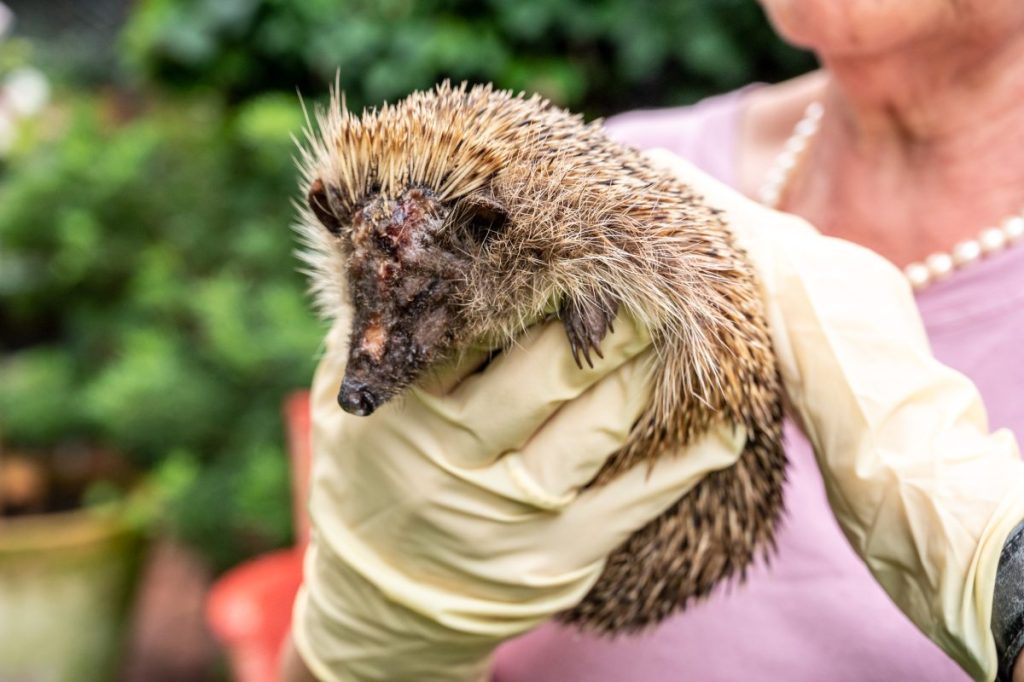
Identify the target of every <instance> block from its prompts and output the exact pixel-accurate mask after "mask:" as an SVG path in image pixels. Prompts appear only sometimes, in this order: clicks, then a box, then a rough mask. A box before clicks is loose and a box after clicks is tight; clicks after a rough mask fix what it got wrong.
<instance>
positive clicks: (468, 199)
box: [307, 178, 505, 416]
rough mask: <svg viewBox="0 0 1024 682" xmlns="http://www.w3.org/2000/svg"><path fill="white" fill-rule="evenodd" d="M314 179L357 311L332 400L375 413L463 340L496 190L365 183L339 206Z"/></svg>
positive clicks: (492, 230) (315, 201) (496, 221)
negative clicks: (463, 300) (473, 274)
mask: <svg viewBox="0 0 1024 682" xmlns="http://www.w3.org/2000/svg"><path fill="white" fill-rule="evenodd" d="M333 193H334V188H332V187H330V186H329V185H325V183H324V182H323V181H322V180H321V179H319V178H318V179H316V180H314V181H313V182H312V183H311V185H310V187H309V192H308V194H307V201H308V203H309V206H310V209H311V210H312V212H313V214H314V215H315V216H316V217H317V219H318V220H319V221H320V222H321V223H322V224H323V226H324V228H325V229H327V230H328V231H329V232H330V234H331V236H332V238H333V239H335V240H337V242H338V247H339V248H340V250H341V251H342V253H343V254H344V255H345V261H346V263H347V268H346V272H345V276H346V277H347V279H348V281H347V283H346V284H347V290H348V292H349V295H350V296H351V299H352V304H353V308H354V317H353V320H352V329H351V337H350V341H349V358H348V364H347V366H346V370H345V377H344V379H343V381H342V383H341V386H340V388H339V391H338V403H339V404H340V405H341V407H342V408H343V409H344V410H345V411H346V412H349V413H351V414H354V415H359V416H365V415H369V414H371V413H372V412H373V411H374V410H376V409H377V408H378V407H380V406H381V405H382V404H384V403H385V402H387V401H388V400H390V399H391V398H392V397H394V396H395V395H396V394H398V393H399V392H401V391H402V390H403V389H404V388H406V387H408V386H409V385H411V384H413V383H415V382H416V380H417V379H418V378H419V376H420V374H421V373H422V372H423V370H424V369H426V368H427V367H429V366H430V365H432V364H433V363H435V362H436V361H437V360H439V359H441V358H443V357H445V355H447V354H448V353H450V352H451V351H452V350H453V349H455V348H457V347H459V346H460V345H461V344H462V343H463V342H464V341H465V340H466V338H465V337H466V333H467V326H466V324H465V320H464V319H462V315H461V311H460V305H459V301H460V294H461V292H462V291H463V290H464V289H465V286H466V282H467V271H468V269H469V268H470V267H471V264H472V261H473V259H474V258H476V257H477V256H478V253H479V250H480V249H481V248H483V247H484V245H485V243H486V242H487V240H488V239H489V238H490V236H491V235H493V234H496V233H497V232H498V231H499V230H500V229H501V227H502V225H503V223H504V216H505V214H504V212H503V210H502V208H501V206H500V205H499V204H498V203H497V202H496V200H495V199H494V198H493V196H492V195H490V194H489V193H488V192H487V191H486V190H478V191H477V192H474V193H472V194H470V195H466V196H463V197H460V198H459V199H456V200H443V199H441V198H440V197H439V196H438V195H437V194H436V193H435V192H434V191H433V190H431V189H430V188H426V187H418V186H410V187H404V188H397V189H396V190H394V191H391V192H382V191H381V190H380V188H379V187H374V186H371V187H370V189H369V191H368V192H367V193H366V195H365V196H363V197H361V198H360V199H359V200H358V201H357V202H354V203H353V204H352V205H351V207H347V206H345V205H344V204H343V203H342V202H339V201H338V200H337V197H336V196H333Z"/></svg>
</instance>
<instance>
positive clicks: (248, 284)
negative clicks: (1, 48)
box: [0, 95, 323, 563]
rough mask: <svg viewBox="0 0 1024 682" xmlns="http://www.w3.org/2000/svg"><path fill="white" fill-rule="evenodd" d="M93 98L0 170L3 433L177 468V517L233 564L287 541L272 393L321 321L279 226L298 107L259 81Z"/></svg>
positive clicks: (295, 375) (307, 367)
mask: <svg viewBox="0 0 1024 682" xmlns="http://www.w3.org/2000/svg"><path fill="white" fill-rule="evenodd" d="M101 104H102V102H101V101H98V100H84V101H80V102H77V103H76V104H75V105H74V106H71V107H69V108H68V111H67V112H66V113H67V116H68V118H69V120H68V121H67V122H66V126H67V128H66V130H65V131H64V132H63V133H61V134H60V135H58V136H57V137H56V139H54V140H51V141H47V142H42V143H40V144H39V145H38V146H37V147H36V148H35V149H33V150H32V152H31V153H27V154H25V155H24V156H22V157H20V158H15V159H12V161H11V166H12V168H14V169H16V171H15V172H11V173H10V174H9V175H8V176H7V177H6V178H4V180H3V182H2V183H0V243H2V244H4V246H5V250H4V251H5V253H4V273H5V276H4V277H3V279H2V289H0V301H2V306H0V310H2V312H0V338H2V339H3V342H2V344H3V349H4V350H5V351H7V354H6V355H7V358H6V360H5V361H4V362H3V364H2V370H0V371H2V381H0V415H3V417H2V422H0V423H2V428H3V435H4V438H5V440H7V441H9V442H13V443H16V444H21V445H28V446H32V445H36V446H46V445H49V444H51V443H52V442H53V441H54V440H55V439H62V438H63V439H68V438H73V439H84V440H89V441H96V442H102V443H108V444H112V445H114V446H116V447H117V448H118V449H120V450H121V451H123V452H125V453H128V454H129V455H130V456H131V457H132V458H133V459H134V461H135V462H136V463H137V464H138V465H140V466H141V467H143V468H145V469H152V468H157V469H158V470H159V469H160V468H161V467H170V469H168V471H169V472H171V473H167V474H166V475H167V476H171V477H172V478H173V483H174V485H175V486H176V489H175V493H176V494H175V495H174V496H173V497H172V502H171V504H172V505H174V506H175V511H176V514H175V517H176V518H177V519H178V520H179V521H180V522H181V523H180V526H181V528H182V529H183V530H184V531H185V532H186V534H187V535H189V536H190V537H192V539H194V540H197V541H199V542H200V543H201V544H202V545H203V546H204V547H206V548H207V549H209V550H210V552H211V553H212V554H213V556H214V558H215V559H217V560H218V561H219V562H221V563H225V562H228V561H231V560H236V559H237V558H238V557H239V556H240V555H243V554H244V553H246V552H249V551H253V550H254V549H258V548H262V547H265V546H269V545H273V544H280V543H282V542H285V541H286V540H287V538H288V533H289V528H290V518H289V513H288V512H289V499H288V486H287V467H288V464H287V459H286V458H285V456H284V454H283V451H282V448H281V440H282V438H281V435H280V434H281V418H280V403H281V399H282V397H283V396H284V395H285V394H286V393H287V392H288V391H291V390H293V389H295V388H296V387H300V386H302V385H304V384H306V383H308V381H309V378H310V373H311V369H312V367H313V364H314V353H315V352H316V349H317V347H318V344H319V341H320V337H321V334H322V331H323V330H322V329H321V325H320V324H319V323H318V322H317V321H316V320H315V319H314V317H313V316H312V315H311V314H310V312H309V306H308V302H307V300H306V298H305V295H304V286H305V285H304V282H303V281H302V278H301V276H300V275H299V274H298V273H297V272H296V262H295V260H294V259H293V257H292V255H291V252H292V249H293V248H294V242H293V239H292V237H291V235H290V233H289V230H288V225H289V223H290V222H291V220H292V219H293V209H292V207H291V205H290V199H291V197H292V196H293V195H294V191H295V190H294V188H295V179H294V170H293V166H292V164H291V162H290V158H291V156H292V153H293V144H292V142H291V140H290V134H291V133H292V132H293V131H294V130H296V129H297V128H298V127H299V126H300V125H301V113H300V111H299V109H298V107H297V105H296V102H295V101H294V98H292V97H282V96H278V95H267V96H264V97H260V98H254V99H252V100H250V101H249V102H248V103H247V104H245V105H244V106H242V107H239V108H237V109H235V110H231V111H227V110H225V109H223V107H221V106H219V105H217V104H215V103H213V102H210V101H202V102H185V101H180V100H176V101H174V102H173V103H172V104H171V103H162V104H154V105H152V106H151V108H150V109H148V110H147V111H146V112H145V114H144V115H143V116H140V117H138V118H135V119H133V120H131V121H130V122H127V123H114V122H110V121H107V120H105V107H103V106H101ZM168 461H170V462H171V463H170V464H168ZM182 472H186V473H188V474H189V475H188V476H186V477H185V478H184V479H182ZM160 475H164V474H160ZM169 480H172V479H169ZM247 543H249V544H250V545H252V546H247Z"/></svg>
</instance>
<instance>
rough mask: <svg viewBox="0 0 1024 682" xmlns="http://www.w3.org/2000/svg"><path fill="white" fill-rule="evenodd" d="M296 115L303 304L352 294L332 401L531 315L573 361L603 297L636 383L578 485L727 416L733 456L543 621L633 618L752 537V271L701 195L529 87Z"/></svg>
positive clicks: (378, 401) (353, 400)
mask: <svg viewBox="0 0 1024 682" xmlns="http://www.w3.org/2000/svg"><path fill="white" fill-rule="evenodd" d="M307 124H308V125H307V131H306V139H305V142H304V143H303V144H301V145H300V150H301V151H300V158H299V167H300V170H301V181H300V182H301V191H302V194H303V196H304V197H305V201H304V202H299V204H300V205H299V210H300V219H299V225H298V229H299V231H300V233H301V235H302V239H303V241H304V243H305V251H304V254H303V258H304V260H305V261H306V264H307V270H308V272H309V274H310V277H311V282H312V284H311V288H312V290H313V292H314V295H315V298H316V302H317V304H318V306H319V308H320V310H321V311H322V312H323V313H324V314H325V315H326V316H327V317H334V316H337V315H338V314H339V313H340V311H342V310H343V309H348V310H350V311H351V329H350V338H349V344H348V350H347V353H348V361H347V365H346V369H345V375H344V377H343V378H342V380H341V383H340V387H339V392H338V402H339V404H340V407H341V408H342V409H344V410H346V411H347V412H350V413H352V414H354V415H368V414H370V413H371V412H373V411H374V409H376V408H377V407H379V406H380V405H382V404H384V403H385V402H387V401H389V400H391V399H392V398H394V397H395V396H397V395H399V394H401V393H402V392H403V391H404V390H405V389H406V388H408V387H409V386H410V385H412V384H414V383H416V382H417V381H418V380H419V379H421V378H423V376H424V373H425V372H427V371H429V370H430V369H431V368H433V367H436V366H437V365H438V364H439V363H442V362H445V361H447V360H451V359H452V358H453V357H454V356H456V355H457V354H458V353H459V352H460V351H461V350H464V349H466V348H468V347H470V346H471V345H473V344H480V343H485V344H488V345H489V347H491V348H495V349H499V351H500V349H503V348H508V347H509V346H511V345H512V344H514V343H515V340H516V338H517V337H519V336H520V334H521V333H522V332H523V331H524V330H525V329H527V328H528V327H530V326H531V325H535V324H537V323H539V322H542V321H544V320H548V319H551V318H557V319H559V320H560V321H561V322H562V323H563V324H564V327H565V331H566V335H567V338H568V345H569V349H570V351H571V353H572V355H573V357H574V358H575V360H576V363H577V364H578V365H580V367H582V363H583V362H587V363H592V360H593V357H594V356H595V355H596V356H601V341H602V339H603V338H604V337H605V335H606V334H608V333H614V329H613V320H615V319H616V318H617V315H620V314H622V315H627V316H629V317H631V318H632V319H633V320H635V321H636V322H637V324H640V325H643V326H644V327H645V328H646V329H647V330H648V332H649V334H650V338H651V342H652V346H653V350H654V352H653V353H651V354H649V358H650V363H651V366H650V384H651V395H650V399H649V401H648V403H647V404H646V407H645V408H644V410H643V412H642V414H641V416H640V417H639V418H638V420H637V421H636V423H635V425H634V427H633V429H632V430H631V432H630V434H629V437H628V440H627V442H626V444H625V445H624V446H623V447H622V448H621V449H620V450H619V451H617V452H616V453H614V454H613V455H612V456H611V457H610V458H609V459H608V460H607V462H606V463H605V464H604V466H603V468H601V470H600V471H599V472H598V473H597V474H596V476H595V478H594V479H593V480H592V481H591V482H590V483H589V485H591V486H594V485H602V484H603V483H605V482H607V481H608V480H611V479H612V478H613V477H615V476H617V475H619V474H621V473H622V472H624V471H626V470H627V469H630V468H631V467H634V466H639V465H642V464H644V463H646V464H647V465H648V466H651V463H653V462H656V461H657V460H658V459H659V458H661V457H670V456H675V455H678V454H680V453H683V452H684V451H685V447H686V446H687V444H688V443H692V442H694V441H695V439H697V438H699V437H700V436H701V435H702V434H704V433H705V432H707V431H708V430H709V429H711V428H712V427H715V426H718V425H721V424H726V425H731V426H732V427H737V426H742V427H743V428H744V429H745V438H746V442H745V446H744V449H743V451H742V453H741V454H740V456H739V459H738V460H737V462H736V463H735V464H734V465H733V466H731V467H728V468H726V469H723V470H720V471H717V472H715V473H712V474H710V475H708V476H706V477H705V478H704V479H702V480H701V481H700V482H699V483H698V484H697V485H696V486H695V487H693V488H692V489H691V490H689V492H687V493H686V494H685V495H682V496H681V497H680V499H679V500H678V501H677V502H676V503H675V504H674V505H673V506H671V507H670V508H669V509H667V510H666V511H665V512H664V513H662V514H661V515H660V516H658V517H657V518H655V519H654V520H652V521H651V522H649V523H648V524H647V525H646V526H644V527H643V528H641V529H640V530H638V531H637V532H635V533H634V534H633V535H631V536H630V537H629V538H627V539H626V540H625V541H624V542H623V543H622V545H621V546H620V547H618V548H617V549H616V550H615V551H614V552H613V553H612V554H611V556H609V558H608V560H607V562H606V564H605V568H604V570H603V573H602V574H601V575H600V577H599V578H598V579H597V581H596V583H595V584H594V585H593V587H592V588H591V589H590V591H589V592H588V593H587V595H586V596H585V597H584V599H583V600H582V601H581V602H580V603H579V604H578V605H577V606H575V607H574V608H572V609H571V610H569V611H567V612H564V613H562V614H559V616H558V617H559V619H560V620H561V621H563V622H565V623H568V624H572V625H575V626H577V627H579V628H581V629H584V630H588V631H593V632H597V633H603V634H610V635H615V634H619V633H626V632H634V631H638V630H641V629H643V628H647V627H649V626H652V625H654V624H656V623H658V622H660V621H662V620H663V619H665V618H666V617H668V616H669V615H671V614H673V613H675V612H677V611H680V610H682V609H685V608H686V606H687V605H688V604H690V603H691V602H693V601H694V600H696V599H699V598H701V597H704V596H706V595H707V594H708V593H709V592H710V591H711V590H712V588H714V587H715V586H716V585H718V584H719V583H722V582H724V581H728V580H729V579H731V578H736V579H737V580H742V579H743V578H744V577H745V574H746V570H747V568H748V567H749V566H750V565H751V563H752V562H753V561H755V560H757V559H758V558H759V557H763V558H764V559H765V560H767V559H769V558H770V555H771V554H772V553H773V551H774V549H775V530H776V526H777V525H778V523H779V520H780V518H781V516H782V513H783V499H782V498H783V495H782V488H783V484H784V481H785V475H786V464H787V461H786V457H785V453H784V451H783V447H782V433H781V423H782V390H781V382H780V379H779V372H778V368H777V364H776V360H775V355H774V351H773V348H772V343H771V338H770V336H769V332H768V327H767V323H766V317H765V311H764V308H763V301H762V299H761V297H760V296H761V295H760V288H759V286H758V283H757V277H756V273H755V271H754V269H753V268H752V266H751V265H750V263H749V261H748V259H747V258H746V255H745V254H744V252H743V251H742V250H741V248H740V247H739V246H738V245H737V243H736V241H735V240H734V238H733V236H732V234H731V233H730V231H729V229H728V226H727V225H726V223H725V221H724V220H723V217H722V215H721V213H720V212H719V211H716V210H714V209H712V208H710V207H709V206H707V205H706V204H705V203H704V201H703V200H702V198H701V197H700V196H699V195H698V194H697V193H695V192H694V191H693V190H692V189H691V188H690V187H688V186H687V185H685V184H684V183H682V182H681V181H680V180H679V179H677V178H676V177H674V176H673V175H672V174H671V173H670V172H668V171H666V170H664V169H661V168H659V167H657V166H656V165H654V164H653V163H652V162H651V161H650V160H649V159H648V158H647V157H645V156H644V155H642V154H641V153H640V152H639V151H637V150H635V149H632V148H629V147H626V146H623V145H620V144H617V143H615V142H613V141H612V140H611V139H610V138H609V137H607V136H606V134H605V133H604V132H603V128H602V126H601V124H600V122H599V121H598V122H592V123H590V124H586V123H584V121H583V119H582V117H581V116H579V115H574V114H571V113H569V112H567V111H565V110H563V109H561V108H559V107H556V106H554V105H553V104H551V103H550V102H548V101H547V100H545V99H543V98H541V97H540V96H537V95H533V96H529V97H528V96H526V95H525V94H523V93H519V94H514V93H512V92H508V91H502V90H497V89H495V88H493V87H492V86H489V85H478V86H474V87H468V86H467V85H466V84H462V85H461V86H453V85H451V84H450V83H448V82H444V83H442V84H440V85H438V86H437V87H436V88H434V89H433V90H430V91H423V92H415V93H413V94H411V95H409V96H408V97H407V98H406V99H404V100H402V101H400V102H399V103H397V104H393V105H391V104H386V105H384V106H382V107H381V108H379V109H373V110H369V111H364V112H363V113H362V115H355V114H352V113H350V112H348V110H347V108H346V106H345V103H344V99H343V97H342V96H340V95H339V94H338V92H337V89H335V91H334V92H333V94H332V97H331V102H330V105H329V106H328V107H327V108H326V109H319V110H317V112H316V115H315V119H314V121H313V122H310V121H308V120H307ZM651 471H652V473H649V474H648V475H656V474H657V470H656V469H652V470H651Z"/></svg>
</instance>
